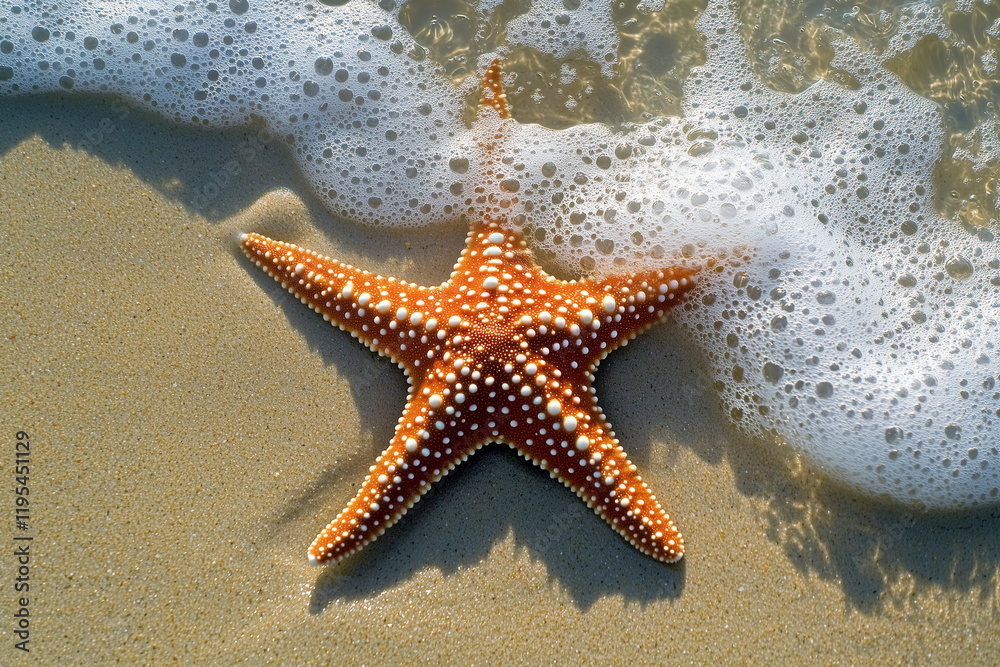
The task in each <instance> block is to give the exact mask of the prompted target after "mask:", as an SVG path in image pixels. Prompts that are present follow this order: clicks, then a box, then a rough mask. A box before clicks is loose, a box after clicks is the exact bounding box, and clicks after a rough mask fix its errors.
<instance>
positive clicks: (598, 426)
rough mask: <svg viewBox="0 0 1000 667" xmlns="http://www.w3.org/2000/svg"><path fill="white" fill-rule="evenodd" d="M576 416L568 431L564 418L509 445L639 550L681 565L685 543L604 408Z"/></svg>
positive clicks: (594, 406) (594, 404)
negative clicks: (624, 448) (573, 493)
mask: <svg viewBox="0 0 1000 667" xmlns="http://www.w3.org/2000/svg"><path fill="white" fill-rule="evenodd" d="M566 414H569V413H568V412H567V413H566ZM575 414H577V415H579V419H577V418H575V417H574V418H573V423H571V424H569V425H568V427H567V424H566V419H565V418H563V420H562V424H561V425H557V424H553V426H554V428H552V429H539V430H538V431H537V432H536V433H534V434H532V436H531V437H519V438H516V439H509V440H508V442H510V443H511V446H513V447H515V448H516V449H518V450H520V452H521V453H522V454H523V455H524V457H525V458H527V459H529V460H530V461H533V462H534V463H536V464H538V465H539V466H541V467H542V468H543V469H545V470H548V471H549V474H550V475H551V476H552V477H554V478H555V479H558V480H560V481H561V482H562V483H563V484H565V485H566V486H568V487H569V488H571V489H572V490H573V491H575V492H576V494H577V495H578V496H580V498H582V499H583V500H584V502H586V503H587V505H588V506H590V507H591V508H592V509H593V510H594V512H596V513H597V515H598V516H600V517H602V518H603V519H604V520H605V521H607V522H608V523H609V524H611V527H612V528H614V529H615V530H617V531H618V532H619V533H620V534H621V535H622V536H623V537H624V538H625V539H626V540H627V541H628V542H629V543H630V544H632V545H633V546H634V547H635V548H636V549H638V550H639V551H641V552H643V553H645V554H647V555H649V556H652V557H653V558H655V559H657V560H660V561H664V562H667V563H674V562H677V561H678V560H680V559H681V557H682V556H683V555H684V538H683V537H682V536H681V534H680V531H678V530H677V527H676V526H675V525H674V522H673V520H672V519H671V518H670V515H669V514H667V513H666V512H665V511H664V509H663V507H662V506H661V505H660V502H659V501H658V500H657V499H656V496H654V495H653V493H652V491H650V489H649V487H648V486H647V485H646V483H645V482H644V481H643V480H642V478H641V477H640V476H639V473H638V471H637V469H636V466H635V465H634V464H633V463H632V462H631V461H629V460H628V457H627V456H626V454H625V450H623V449H622V447H621V445H619V444H618V439H617V438H615V434H614V432H613V431H612V430H611V425H610V424H608V422H607V421H606V420H605V419H604V415H603V413H602V412H601V410H600V408H598V407H597V405H596V403H593V404H592V407H588V408H587V409H586V410H583V411H580V412H577V413H575ZM560 426H561V428H560Z"/></svg>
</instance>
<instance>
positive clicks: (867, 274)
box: [0, 0, 1000, 508]
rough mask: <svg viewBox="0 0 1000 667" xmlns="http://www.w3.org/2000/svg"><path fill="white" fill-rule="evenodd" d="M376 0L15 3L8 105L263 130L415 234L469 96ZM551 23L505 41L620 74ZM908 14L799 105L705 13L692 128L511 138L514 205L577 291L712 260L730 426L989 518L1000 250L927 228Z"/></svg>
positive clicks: (706, 286) (7, 32)
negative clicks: (45, 103) (879, 45)
mask: <svg viewBox="0 0 1000 667" xmlns="http://www.w3.org/2000/svg"><path fill="white" fill-rule="evenodd" d="M383 4H384V5H386V6H387V8H388V10H386V9H382V8H380V7H378V6H376V5H373V4H370V3H367V2H361V1H360V0H353V1H352V2H350V3H348V4H346V5H344V6H341V7H327V6H323V5H317V4H308V3H301V2H281V3H278V2H256V1H250V2H248V1H247V0H231V1H230V2H221V3H209V2H189V3H185V4H173V3H144V4H142V5H139V4H136V3H116V4H113V5H112V4H108V3H105V2H93V1H92V2H80V3H77V4H75V5H72V6H63V5H53V6H51V7H49V6H46V5H43V4H41V3H34V4H30V5H23V6H12V7H6V8H4V9H0V94H3V95H6V96H12V95H22V94H33V93H41V92H52V91H74V92H78V91H84V92H96V93H108V94H113V95H117V96H120V97H122V98H125V99H127V100H128V101H129V102H131V103H132V104H135V105H137V106H139V107H142V108H144V109H149V110H152V111H155V112H157V113H159V114H161V115H162V116H164V117H165V118H167V119H169V120H171V121H174V122H178V123H193V124H197V125H205V126H212V127H226V126H232V125H239V124H246V123H263V124H264V125H266V126H267V128H268V129H269V130H270V131H271V132H272V133H273V134H274V135H276V136H278V137H280V138H282V139H284V140H285V141H286V142H287V145H288V147H289V150H290V151H291V152H292V153H293V154H294V156H295V157H296V159H297V161H298V164H299V165H300V167H301V169H302V171H303V173H304V175H305V176H306V177H307V179H309V181H310V182H311V183H312V185H313V188H314V190H315V192H316V194H317V196H318V197H320V198H321V199H322V200H323V201H324V202H325V204H326V205H327V206H328V207H329V208H330V210H331V211H333V212H335V213H337V214H339V215H341V216H344V217H347V218H350V219H352V220H356V221H360V222H364V223H369V224H380V225H395V226H404V227H410V228H412V229H413V232H412V233H419V231H418V230H419V227H421V226H424V225H428V224H432V223H434V222H437V221H440V220H442V219H443V218H447V217H455V216H457V215H459V214H460V213H462V212H465V211H467V210H469V207H470V205H471V203H472V193H473V191H474V187H475V183H474V179H473V176H474V174H475V173H476V169H475V165H474V162H475V151H474V139H473V136H472V133H471V132H470V130H469V128H468V127H467V126H466V125H465V123H464V121H463V116H462V109H463V106H464V104H465V99H466V97H467V96H468V95H469V94H470V93H471V91H472V89H473V88H474V86H475V81H474V78H475V77H470V78H469V79H467V80H466V81H465V83H463V84H462V85H461V86H457V87H456V86H455V85H453V84H452V83H451V82H450V81H448V80H447V79H446V77H445V76H444V75H443V73H442V72H441V70H440V69H438V68H437V67H436V66H435V65H434V64H433V63H432V62H431V61H430V60H429V59H428V58H427V53H426V51H425V50H424V49H423V48H422V47H420V46H419V45H418V44H416V43H415V42H414V41H413V40H412V39H411V38H410V37H409V35H407V33H406V31H405V30H404V29H403V28H402V27H401V26H400V25H399V23H398V22H397V20H396V18H395V14H394V13H393V11H395V10H396V7H395V5H393V4H392V3H383ZM550 4H551V3H542V2H538V3H535V4H534V5H530V6H526V8H525V11H524V12H523V13H522V14H521V15H518V16H515V17H513V18H512V19H511V20H510V23H509V25H508V26H507V27H508V28H510V27H513V28H515V29H516V30H514V31H513V32H512V33H511V35H510V37H509V40H510V41H511V45H512V46H513V45H517V46H519V47H525V46H526V45H527V46H530V47H532V48H535V49H536V50H537V51H538V52H540V53H545V54H548V55H550V56H552V57H555V58H561V57H565V56H567V54H572V53H584V54H589V56H590V57H591V58H593V59H595V60H597V61H598V62H599V63H600V66H601V68H602V71H604V73H605V74H606V75H609V74H610V72H611V71H613V70H614V68H615V67H616V66H617V60H616V57H617V56H616V52H615V50H616V48H617V44H618V41H617V39H618V37H617V35H616V34H612V33H614V31H615V30H618V29H619V28H620V26H615V25H614V22H613V19H612V18H611V12H610V11H609V9H608V6H607V5H601V4H599V3H583V4H581V5H580V6H579V7H577V8H576V9H572V10H568V9H566V8H565V7H563V8H562V9H560V8H559V7H555V8H553V7H550V6H549V5H550ZM489 6H490V5H488V3H486V9H483V10H482V11H484V12H486V11H487V10H488V8H489ZM552 12H556V14H555V15H553V16H552V17H551V20H550V19H549V18H546V16H547V14H549V13H552ZM557 18H558V19H559V20H558V21H557V20H556V19H557ZM900 21H901V22H902V27H901V29H900V30H898V31H897V36H896V37H893V38H892V39H891V40H890V42H889V44H888V46H887V47H886V48H885V49H884V50H883V51H882V52H881V53H880V54H878V55H876V54H875V53H872V52H866V51H863V50H862V48H861V47H860V46H858V45H857V44H856V43H855V42H853V41H851V40H848V39H843V40H841V41H840V42H839V43H838V44H837V54H838V55H837V61H836V63H835V64H836V66H837V67H838V68H839V69H841V70H842V71H846V72H850V73H851V75H852V76H853V77H854V79H855V80H856V81H857V86H856V88H851V89H849V88H845V87H844V86H841V85H838V84H835V83H831V82H824V81H820V82H817V83H815V84H813V85H812V86H810V87H808V88H807V89H806V90H805V91H804V92H802V93H800V94H797V95H789V94H783V93H777V92H774V91H771V90H769V89H768V88H767V87H766V86H764V85H763V84H762V83H761V81H760V80H759V79H758V78H757V77H756V76H755V75H754V74H753V72H752V71H751V69H750V68H749V65H748V62H747V58H746V54H745V46H744V44H743V42H742V41H741V39H740V37H739V24H738V21H737V19H736V17H735V16H734V15H733V14H732V13H731V12H730V10H729V9H728V7H727V6H725V3H722V2H713V3H711V4H710V5H709V7H708V8H707V9H706V10H705V12H704V14H703V16H702V18H701V19H700V20H699V22H698V24H697V27H698V29H699V30H701V32H702V33H703V34H704V35H705V38H706V40H705V43H706V49H707V62H706V63H705V64H704V65H703V66H700V67H697V68H695V69H694V70H693V71H692V72H691V74H690V76H688V78H687V80H686V83H685V88H684V103H683V117H681V118H658V119H654V120H652V121H650V122H648V123H645V124H639V125H628V126H625V127H624V128H616V129H611V128H609V127H607V126H604V125H597V124H592V125H577V126H574V127H571V128H568V129H565V130H558V131H557V130H551V129H546V128H544V127H540V126H536V125H519V126H517V127H515V128H513V129H512V132H511V139H510V140H509V141H508V148H509V152H508V154H507V156H506V158H505V164H506V165H507V168H508V174H506V175H505V176H506V178H507V183H506V184H505V187H506V188H507V189H510V190H515V191H517V192H518V196H519V198H520V204H519V208H518V209H516V210H515V216H516V217H515V220H516V222H517V223H518V224H521V225H522V226H523V227H524V228H525V231H526V232H527V234H528V236H529V239H530V242H531V244H532V246H533V248H534V249H535V250H536V251H537V252H539V253H541V254H543V255H544V256H545V257H546V258H547V259H550V260H551V261H552V262H554V263H555V264H557V265H560V266H562V267H563V268H564V269H566V270H567V271H569V272H576V273H579V272H591V273H605V274H606V273H611V272H616V271H622V270H625V269H626V268H628V267H633V266H638V265H653V264H657V263H663V262H673V261H688V262H693V263H698V264H701V265H703V266H704V267H706V268H705V270H704V272H703V277H702V280H701V282H702V285H703V286H702V288H701V289H702V291H701V294H700V295H698V297H697V298H696V299H695V301H694V302H693V303H691V304H689V306H688V307H687V308H686V309H685V310H684V312H681V313H679V314H678V317H679V318H681V320H682V321H683V322H684V324H685V327H686V330H687V331H688V332H689V334H690V336H691V337H692V338H693V340H695V341H696V342H697V344H698V345H699V346H700V348H701V349H702V350H703V351H704V353H705V355H706V357H707V360H708V362H709V364H710V365H711V367H712V368H714V372H715V374H716V380H717V383H716V384H717V387H718V390H719V391H720V392H721V395H722V396H723V398H724V400H725V401H726V403H727V405H728V407H729V412H730V415H731V416H732V418H733V419H734V420H735V421H736V422H737V423H739V424H740V425H741V426H742V427H744V428H746V429H748V430H749V431H750V432H753V433H756V434H759V435H765V436H769V437H770V434H777V435H778V436H779V437H780V438H782V439H784V440H786V441H788V442H789V443H790V444H792V445H793V446H795V447H797V448H799V449H800V450H801V451H802V452H803V454H804V455H805V456H806V457H808V458H809V459H810V460H811V461H812V462H814V463H815V464H816V465H817V466H819V467H820V468H822V469H823V470H824V471H826V473H827V474H828V475H830V476H831V477H832V478H834V479H837V480H839V481H841V482H843V483H845V484H848V485H850V486H853V487H854V488H856V489H858V490H860V491H862V492H864V493H866V494H870V495H873V496H877V497H884V498H890V499H893V500H896V501H900V502H904V503H912V504H915V505H918V506H924V507H935V508H960V507H967V506H974V505H978V504H983V503H995V502H998V501H1000V497H998V496H1000V491H998V489H1000V451H998V446H1000V445H998V443H1000V388H998V387H997V386H996V385H997V382H998V380H1000V351H998V350H997V349H996V345H997V343H996V341H997V336H996V334H995V333H994V330H995V326H996V322H997V320H998V319H1000V247H998V243H997V241H996V240H995V238H994V235H993V234H992V232H991V231H989V229H968V228H966V227H963V226H962V225H959V224H957V223H955V222H953V221H950V220H946V219H943V218H941V217H940V216H938V215H937V214H936V213H935V210H934V201H933V197H934V192H933V190H934V188H933V183H932V172H933V168H934V163H935V161H936V160H937V159H938V158H939V156H940V153H941V147H942V145H943V143H944V136H943V133H942V130H941V123H940V118H939V114H938V110H937V109H936V108H935V106H934V105H933V104H932V103H930V102H928V101H927V100H925V99H923V98H921V97H919V96H917V95H916V94H914V93H913V92H911V91H910V90H909V89H907V88H906V87H905V86H904V85H903V84H902V83H901V82H900V81H899V80H898V79H897V78H896V77H895V76H894V75H892V74H891V73H890V72H888V71H887V70H886V69H885V68H884V67H883V66H882V62H883V61H884V60H885V59H886V58H887V57H889V56H891V55H893V54H898V53H901V52H903V51H905V50H906V49H909V48H912V45H913V43H914V40H916V39H917V38H918V37H919V36H921V35H926V34H930V33H934V32H940V31H941V30H942V28H941V22H940V14H939V13H938V12H937V11H936V10H934V9H933V8H930V7H926V8H924V7H921V6H917V5H914V6H910V7H908V8H907V9H906V10H905V12H904V13H903V15H901V17H900ZM543 23H544V24H545V26H547V27H546V29H545V30H535V28H536V27H541V26H542V24H543ZM495 55H500V56H502V55H503V53H502V52H501V53H498V54H484V55H482V57H481V58H480V65H483V64H485V63H486V62H488V61H489V60H490V59H491V58H492V57H494V56H495ZM664 381H670V379H669V378H665V380H664Z"/></svg>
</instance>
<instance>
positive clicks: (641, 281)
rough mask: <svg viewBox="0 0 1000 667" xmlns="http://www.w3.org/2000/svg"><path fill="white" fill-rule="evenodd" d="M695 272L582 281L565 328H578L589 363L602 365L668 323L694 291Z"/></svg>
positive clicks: (654, 272) (684, 270)
mask: <svg viewBox="0 0 1000 667" xmlns="http://www.w3.org/2000/svg"><path fill="white" fill-rule="evenodd" d="M696 271H697V269H691V268H687V267H680V266H678V267H671V268H664V269H656V270H652V271H643V272H637V273H628V274H624V275H621V276H613V277H611V278H607V279H603V280H594V279H590V280H581V281H579V282H577V283H575V290H574V292H575V293H574V294H573V295H572V296H571V297H570V299H568V301H570V302H571V305H570V307H569V312H568V313H567V314H566V316H565V320H566V325H565V327H566V328H567V329H569V330H571V331H572V332H575V331H576V330H577V328H579V331H580V337H581V338H582V339H583V340H584V345H585V347H586V348H587V350H588V352H587V353H585V354H586V356H587V357H588V359H590V360H592V361H593V362H599V361H600V360H601V359H603V358H604V357H605V356H606V355H607V354H608V352H610V351H611V350H614V349H615V348H617V347H618V346H619V345H626V344H628V341H630V340H632V339H633V338H635V337H636V336H638V335H639V334H640V333H642V332H643V331H645V330H646V329H648V328H649V327H650V326H652V325H653V324H656V323H657V322H660V321H662V320H664V319H666V317H667V315H668V314H669V311H670V310H671V309H672V308H673V307H674V306H675V305H677V304H678V303H680V302H681V300H682V299H681V297H682V296H683V295H684V294H685V293H687V292H689V291H691V290H692V289H693V288H694V286H695V281H694V277H693V276H694V274H695V272H696Z"/></svg>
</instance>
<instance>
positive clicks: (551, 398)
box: [240, 61, 694, 564]
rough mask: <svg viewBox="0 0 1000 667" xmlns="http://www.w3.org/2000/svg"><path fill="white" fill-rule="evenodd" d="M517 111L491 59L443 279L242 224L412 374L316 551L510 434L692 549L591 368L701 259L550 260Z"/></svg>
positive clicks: (377, 525) (341, 544) (663, 311)
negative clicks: (524, 168) (515, 213)
mask: <svg viewBox="0 0 1000 667" xmlns="http://www.w3.org/2000/svg"><path fill="white" fill-rule="evenodd" d="M509 118H510V112H509V109H508V106H507V101H506V96H505V94H504V92H503V87H502V81H501V69H500V63H499V61H494V62H493V64H492V65H491V66H490V67H489V68H488V69H487V71H486V74H485V76H484V79H483V92H482V98H481V101H480V105H479V111H478V114H477V120H476V127H475V131H476V133H477V136H478V146H479V150H480V152H481V158H482V159H481V164H480V167H479V172H478V174H479V177H480V180H481V181H482V182H481V184H480V187H478V188H477V189H476V198H475V204H474V206H473V213H474V214H475V216H476V217H475V220H474V222H473V223H472V224H471V229H470V232H469V235H468V240H467V243H466V247H465V249H464V250H463V252H462V254H461V256H460V257H459V259H458V262H457V264H456V265H455V269H454V271H453V272H452V274H451V277H450V278H449V279H448V281H447V282H445V283H443V284H442V285H440V286H438V287H421V286H418V285H414V284H410V283H406V282H401V281H398V280H396V279H394V278H383V277H382V276H377V275H374V274H372V273H369V272H367V271H362V270H360V269H357V268H355V267H353V266H349V265H346V264H343V263H341V262H338V261H335V260H332V259H330V258H328V257H324V256H322V255H319V254H317V253H315V252H312V251H310V250H305V249H303V248H299V247H298V246H295V245H292V244H290V243H284V242H281V241H275V240H273V239H269V238H267V237H265V236H261V235H259V234H242V235H241V236H240V244H241V246H242V248H243V250H244V252H245V253H246V255H247V257H249V258H250V260H251V261H253V262H255V263H256V265H257V266H259V267H261V268H262V269H264V270H265V271H266V272H267V273H269V274H270V275H271V276H272V277H273V278H274V279H275V280H277V281H279V282H281V284H282V286H283V287H285V288H287V289H288V291H289V292H291V293H292V294H294V295H295V296H297V297H298V298H299V299H300V300H301V301H302V302H303V303H305V304H307V305H309V307H310V308H312V309H313V310H315V311H317V312H318V313H319V314H321V315H322V316H323V318H324V319H326V320H328V321H330V322H331V323H333V324H335V325H336V326H339V327H340V328H341V329H343V330H345V331H348V332H349V333H350V334H351V335H352V336H354V337H356V338H358V339H360V340H361V341H362V342H364V343H365V344H366V345H367V346H368V347H369V348H371V349H372V350H374V351H376V352H378V353H379V354H380V355H386V356H389V357H390V358H391V359H392V360H393V361H395V362H396V363H397V364H398V365H399V366H400V367H401V368H402V369H403V370H404V372H405V373H406V376H407V378H408V380H409V382H410V392H409V397H408V400H407V403H406V407H405V408H404V410H403V416H402V417H401V418H400V420H399V424H398V425H397V427H396V432H395V435H394V436H393V438H392V441H391V442H390V443H389V447H388V448H387V449H386V450H385V451H384V452H382V455H381V456H379V457H378V458H377V459H376V460H375V464H374V465H373V466H371V468H370V470H369V473H368V476H367V478H366V479H365V481H364V484H362V486H361V489H360V490H359V491H358V494H357V496H355V498H354V500H352V501H351V502H350V504H349V505H348V506H347V507H346V508H345V509H344V510H343V511H342V512H341V513H340V514H339V515H338V516H337V518H336V519H334V520H333V521H332V522H331V523H330V524H329V525H328V526H327V527H326V528H324V529H323V531H322V532H321V533H320V534H319V535H318V536H317V537H316V539H315V541H314V542H313V543H312V545H311V546H310V547H309V561H310V562H311V563H313V564H321V563H326V562H330V561H339V560H341V559H343V558H345V557H346V556H349V555H350V554H352V553H354V552H355V551H357V550H358V549H360V548H361V547H363V546H365V545H366V544H368V543H370V542H372V541H373V540H375V539H376V538H377V537H378V536H380V535H381V534H382V533H383V532H385V530H386V529H387V528H389V526H391V525H392V524H393V523H395V522H396V521H397V520H399V519H400V517H402V516H403V515H404V514H405V513H406V512H407V510H408V509H409V508H410V507H411V506H413V504H414V503H415V502H417V500H419V499H420V497H421V496H422V495H423V494H424V493H425V492H426V491H427V490H428V489H429V488H430V486H431V484H433V483H434V482H435V481H437V480H438V479H440V478H441V477H443V476H444V475H446V474H447V473H448V472H449V471H450V470H451V469H452V468H454V467H455V466H456V465H458V464H459V463H461V462H462V461H465V460H466V459H467V458H468V457H469V456H470V455H471V454H473V453H474V452H475V451H476V450H478V449H479V448H480V447H482V446H483V445H485V444H487V443H490V442H503V443H507V444H508V445H510V446H511V447H513V448H514V449H516V450H517V451H518V452H520V454H521V455H523V456H524V457H525V458H526V459H528V460H529V461H532V462H534V463H535V464H537V465H538V466H540V467H541V468H543V469H544V470H547V471H548V472H549V474H550V475H551V476H552V477H554V478H556V479H558V480H560V481H562V482H563V483H564V484H565V485H566V486H568V487H570V488H571V489H573V490H574V491H575V492H576V493H577V495H579V496H580V497H581V498H582V499H583V500H584V501H586V503H587V504H588V505H589V506H590V507H591V508H593V509H594V511H595V512H596V513H597V514H598V515H600V516H601V517H603V518H604V519H605V520H606V521H607V522H608V523H610V524H611V526H612V527H614V529H615V530H617V531H618V532H619V533H621V534H622V535H623V536H624V537H625V539H626V540H628V541H629V542H630V543H631V544H632V545H634V546H635V547H636V548H637V549H639V550H640V551H642V552H643V553H646V554H648V555H650V556H652V557H653V558H656V559H658V560H661V561H665V562H675V561H677V560H679V559H680V558H681V556H682V555H683V554H684V540H683V538H682V537H681V534H680V532H679V531H678V530H677V528H676V526H675V525H674V522H673V521H672V520H671V519H670V516H669V515H668V514H667V513H666V512H665V511H664V510H663V508H662V507H661V505H660V503H659V501H657V499H656V497H655V496H654V495H653V493H652V492H651V491H650V489H649V488H648V487H647V485H646V483H645V482H643V480H642V478H641V477H640V476H639V474H638V472H637V469H636V466H635V465H634V464H633V463H632V462H631V461H629V460H628V457H627V456H626V454H625V451H624V450H623V449H622V447H621V446H620V445H619V443H618V440H617V439H616V438H615V435H614V433H613V432H612V430H611V425H610V424H609V423H608V422H607V420H606V419H605V417H604V413H603V412H602V411H601V408H600V407H599V406H598V405H597V397H596V395H595V391H594V386H593V383H594V371H595V370H596V369H597V366H598V364H600V362H601V360H602V359H603V358H604V357H605V356H607V354H608V353H610V352H611V351H612V350H614V349H615V348H617V347H618V346H620V345H625V344H627V342H628V341H629V340H630V339H632V338H634V337H635V336H637V335H638V334H639V333H641V332H642V331H644V330H645V329H646V328H648V327H649V326H651V325H653V324H655V323H657V322H659V321H661V320H663V319H664V318H665V316H666V315H667V312H668V310H669V309H670V308H671V307H672V306H674V305H675V304H677V303H678V302H679V300H680V297H681V296H682V295H683V294H684V293H686V292H688V291H689V290H690V289H691V288H692V287H693V285H694V282H693V280H692V274H693V273H694V270H693V269H689V268H681V267H674V268H663V269H659V270H649V271H642V272H633V273H628V274H625V275H619V276H614V277H611V278H607V279H604V280H597V279H585V280H579V281H568V282H567V281H561V280H557V279H556V278H554V277H553V276H550V275H548V274H546V273H545V271H543V270H542V269H541V268H540V267H539V266H538V265H537V264H536V262H535V260H534V259H533V257H532V255H531V252H530V251H529V250H528V248H527V245H526V244H525V241H524V239H523V237H522V235H521V233H520V232H519V231H518V229H517V228H516V227H515V226H514V225H513V224H512V223H511V221H510V219H509V218H510V217H511V216H510V214H509V210H510V208H511V207H512V206H513V205H515V204H516V203H517V197H516V195H514V193H512V192H509V191H505V190H504V188H503V185H502V183H503V182H504V174H503V173H502V172H503V170H504V165H503V163H502V160H501V159H500V156H501V153H500V149H501V146H502V143H503V138H504V134H505V128H506V127H509V124H510V123H512V122H513V121H511V120H509ZM508 189H514V188H509V186H508Z"/></svg>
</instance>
